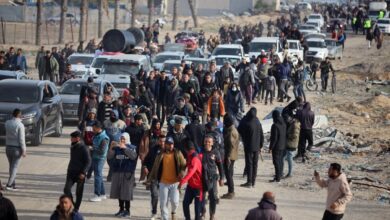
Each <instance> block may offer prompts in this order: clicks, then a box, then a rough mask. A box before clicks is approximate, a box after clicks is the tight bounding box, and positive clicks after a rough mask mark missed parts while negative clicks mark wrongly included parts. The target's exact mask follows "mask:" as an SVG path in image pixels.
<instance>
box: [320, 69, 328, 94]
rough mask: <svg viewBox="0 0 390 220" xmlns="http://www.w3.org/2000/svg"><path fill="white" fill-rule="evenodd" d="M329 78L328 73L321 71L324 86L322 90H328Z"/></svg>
mask: <svg viewBox="0 0 390 220" xmlns="http://www.w3.org/2000/svg"><path fill="white" fill-rule="evenodd" d="M328 79H329V74H328V73H321V86H322V90H324V91H326V88H327V87H328Z"/></svg>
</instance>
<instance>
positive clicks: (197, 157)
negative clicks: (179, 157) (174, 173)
mask: <svg viewBox="0 0 390 220" xmlns="http://www.w3.org/2000/svg"><path fill="white" fill-rule="evenodd" d="M187 182H188V185H187V187H186V192H185V194H184V199H183V212H184V217H185V219H186V220H191V214H190V205H191V203H192V201H193V200H195V202H194V206H195V220H200V213H201V208H202V199H203V181H202V154H198V153H197V152H196V146H195V145H194V143H192V142H191V143H189V147H188V151H187V175H186V176H185V177H183V179H182V180H181V181H180V183H179V190H180V189H181V187H182V186H183V185H184V184H186V183H187Z"/></svg>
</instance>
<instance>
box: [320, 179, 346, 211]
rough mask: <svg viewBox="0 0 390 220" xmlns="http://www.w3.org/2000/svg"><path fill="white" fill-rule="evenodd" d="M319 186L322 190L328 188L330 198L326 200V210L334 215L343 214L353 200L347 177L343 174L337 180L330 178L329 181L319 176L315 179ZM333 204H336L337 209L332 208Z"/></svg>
mask: <svg viewBox="0 0 390 220" xmlns="http://www.w3.org/2000/svg"><path fill="white" fill-rule="evenodd" d="M315 179H316V182H317V184H318V185H319V186H320V187H321V188H325V187H328V196H327V198H326V210H328V211H329V212H331V213H333V214H343V213H344V212H345V208H346V205H347V202H349V201H351V200H352V192H351V189H350V188H349V184H348V180H347V176H346V175H345V174H344V173H341V174H340V175H339V176H338V177H337V178H335V179H332V178H329V179H327V180H323V179H321V178H320V177H319V176H317V177H315ZM333 203H336V205H337V207H336V208H335V209H332V208H330V207H331V206H332V204H333Z"/></svg>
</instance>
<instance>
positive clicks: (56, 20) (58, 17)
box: [46, 13, 80, 25]
mask: <svg viewBox="0 0 390 220" xmlns="http://www.w3.org/2000/svg"><path fill="white" fill-rule="evenodd" d="M60 21H61V14H59V15H56V16H51V17H48V18H47V19H46V22H48V23H49V24H51V25H55V24H59V23H60ZM65 21H66V22H68V21H69V22H71V23H72V24H80V21H79V20H78V19H77V18H76V16H75V15H74V14H72V13H66V14H65Z"/></svg>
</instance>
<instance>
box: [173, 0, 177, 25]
mask: <svg viewBox="0 0 390 220" xmlns="http://www.w3.org/2000/svg"><path fill="white" fill-rule="evenodd" d="M176 27H177V0H173V20H172V31H176Z"/></svg>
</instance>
